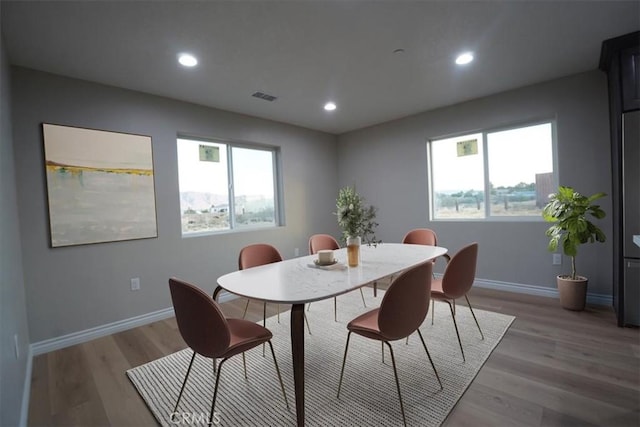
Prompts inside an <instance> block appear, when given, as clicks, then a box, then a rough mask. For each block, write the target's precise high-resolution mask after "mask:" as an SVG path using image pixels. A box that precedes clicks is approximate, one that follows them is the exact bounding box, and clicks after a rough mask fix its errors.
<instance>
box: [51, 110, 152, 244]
mask: <svg viewBox="0 0 640 427" xmlns="http://www.w3.org/2000/svg"><path fill="white" fill-rule="evenodd" d="M42 131H43V136H44V157H45V169H46V176H47V195H48V202H49V226H50V232H51V246H52V247H60V246H72V245H83V244H89V243H101V242H113V241H121V240H131V239H146V238H152V237H157V236H158V232H157V225H156V199H155V188H154V177H153V155H152V146H151V137H150V136H144V135H133V134H127V133H119V132H110V131H103V130H94V129H84V128H77V127H70V126H61V125H54V124H48V123H43V125H42Z"/></svg>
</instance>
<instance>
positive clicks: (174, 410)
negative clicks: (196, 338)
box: [173, 351, 215, 412]
mask: <svg viewBox="0 0 640 427" xmlns="http://www.w3.org/2000/svg"><path fill="white" fill-rule="evenodd" d="M195 358H196V352H195V351H194V352H193V356H191V362H189V368H188V369H187V375H185V376H184V381H183V382H182V387H181V388H180V394H178V400H176V406H175V407H174V408H173V412H176V411H177V410H178V403H180V398H181V397H182V392H183V391H184V386H185V385H187V378H189V373H190V372H191V366H192V365H193V361H194V360H195ZM213 363H214V366H215V359H214V362H213Z"/></svg>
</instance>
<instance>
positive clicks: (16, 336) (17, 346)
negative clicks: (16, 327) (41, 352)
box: [13, 334, 20, 360]
mask: <svg viewBox="0 0 640 427" xmlns="http://www.w3.org/2000/svg"><path fill="white" fill-rule="evenodd" d="M13 347H14V349H15V351H16V360H18V359H20V346H19V345H18V334H13Z"/></svg>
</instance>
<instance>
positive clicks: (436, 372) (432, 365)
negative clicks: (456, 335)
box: [418, 329, 444, 390]
mask: <svg viewBox="0 0 640 427" xmlns="http://www.w3.org/2000/svg"><path fill="white" fill-rule="evenodd" d="M418 335H419V336H420V341H422V346H423V347H424V351H426V352H427V357H428V358H429V362H431V367H432V368H433V372H434V373H435V374H436V378H437V379H438V383H439V384H440V390H442V389H443V388H444V387H442V381H440V375H438V371H437V370H436V365H434V364H433V359H431V355H430V354H429V350H427V344H426V343H425V342H424V338H423V337H422V332H420V329H418Z"/></svg>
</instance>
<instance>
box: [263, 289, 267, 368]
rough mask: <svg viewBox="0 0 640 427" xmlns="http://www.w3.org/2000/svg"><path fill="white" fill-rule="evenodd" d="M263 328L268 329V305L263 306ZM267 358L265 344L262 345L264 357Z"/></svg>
mask: <svg viewBox="0 0 640 427" xmlns="http://www.w3.org/2000/svg"><path fill="white" fill-rule="evenodd" d="M262 326H264V327H265V328H266V327H267V303H266V302H265V303H264V304H263V305H262ZM264 356H265V352H264V344H262V357H264Z"/></svg>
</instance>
